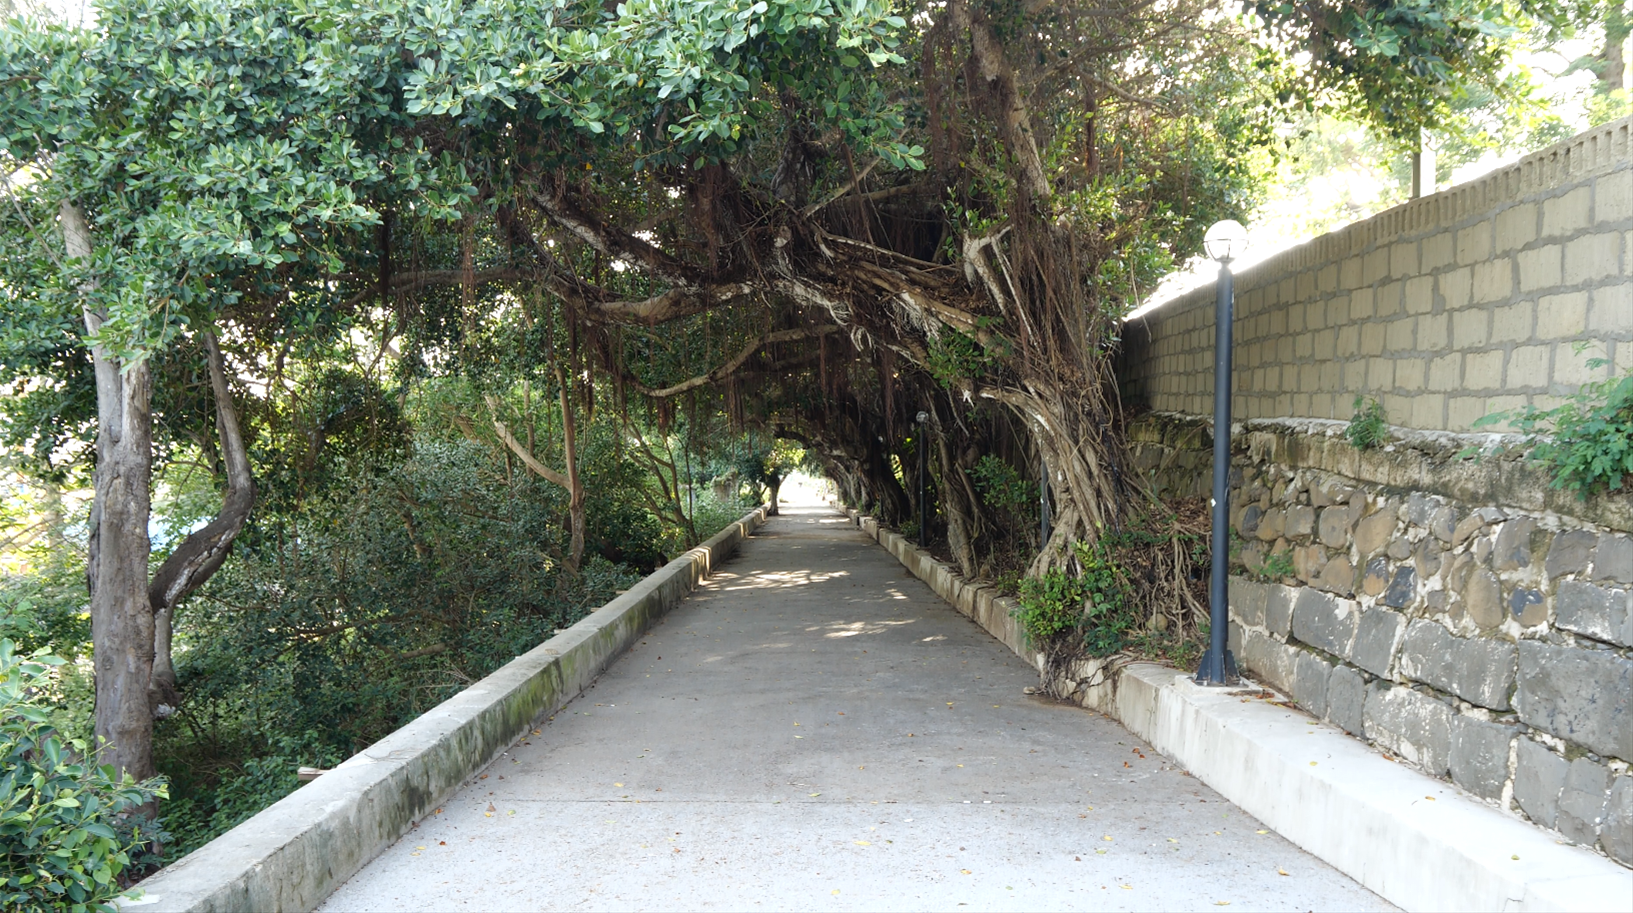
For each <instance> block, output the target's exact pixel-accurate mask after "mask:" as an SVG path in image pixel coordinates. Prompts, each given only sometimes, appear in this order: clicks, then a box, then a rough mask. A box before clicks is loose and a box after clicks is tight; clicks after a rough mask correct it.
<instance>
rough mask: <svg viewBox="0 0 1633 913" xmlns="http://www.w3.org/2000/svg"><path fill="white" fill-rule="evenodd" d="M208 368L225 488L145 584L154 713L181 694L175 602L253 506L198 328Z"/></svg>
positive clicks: (217, 352) (223, 380)
mask: <svg viewBox="0 0 1633 913" xmlns="http://www.w3.org/2000/svg"><path fill="white" fill-rule="evenodd" d="M200 337H201V338H202V340H203V342H204V351H205V355H206V358H207V360H208V362H209V368H210V389H211V392H212V393H213V394H214V395H215V426H216V436H217V437H218V438H219V439H220V442H221V455H222V460H223V462H225V464H226V469H227V490H226V492H225V494H223V496H222V499H221V511H220V512H219V513H218V514H216V517H215V519H214V520H211V521H210V522H209V523H208V524H206V525H205V526H204V527H203V528H202V529H199V530H195V531H194V532H192V533H190V534H189V535H188V536H187V538H186V539H183V540H182V542H181V544H180V545H178V546H176V549H175V551H173V552H171V553H170V557H169V558H166V559H165V562H164V564H163V565H161V566H160V567H159V570H158V571H157V572H155V573H154V575H153V582H152V583H151V584H149V586H148V591H147V593H148V602H149V603H150V604H151V605H152V607H153V637H154V642H153V682H152V685H151V687H150V688H149V694H148V699H149V703H150V704H151V706H152V713H153V715H154V716H155V717H160V718H162V717H166V716H169V715H170V714H171V713H173V712H174V711H175V708H176V707H177V705H178V703H179V702H180V700H181V694H180V692H179V690H178V689H177V687H176V667H175V665H174V663H173V662H172V660H171V639H172V634H173V625H174V619H175V610H176V606H177V604H179V603H180V602H181V601H182V600H183V599H186V598H187V597H188V596H189V595H190V594H192V592H193V591H194V590H197V589H198V588H199V587H200V586H203V585H204V582H205V581H206V580H209V579H210V577H211V576H212V575H214V574H215V572H216V571H217V570H220V568H221V565H222V563H223V562H225V561H226V560H227V555H228V553H229V552H231V550H232V544H233V540H235V539H236V538H238V534H239V533H240V532H241V531H242V530H243V529H244V523H245V522H246V521H247V520H248V519H249V514H250V509H251V508H253V507H254V506H255V479H254V477H253V476H252V475H251V473H250V465H249V454H248V452H247V451H246V450H245V447H244V435H243V431H242V430H241V429H240V428H239V425H238V411H237V410H236V409H235V408H233V402H232V390H231V388H229V387H228V386H227V371H226V364H225V361H224V359H223V358H222V357H221V347H220V346H219V345H218V344H217V343H216V338H215V334H214V333H211V332H210V331H208V330H205V331H203V332H202V333H200Z"/></svg>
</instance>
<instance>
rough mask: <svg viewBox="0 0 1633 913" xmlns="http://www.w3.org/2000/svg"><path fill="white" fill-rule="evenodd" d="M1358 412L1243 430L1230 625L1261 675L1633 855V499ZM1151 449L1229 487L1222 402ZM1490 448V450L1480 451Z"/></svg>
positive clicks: (1494, 450)
mask: <svg viewBox="0 0 1633 913" xmlns="http://www.w3.org/2000/svg"><path fill="white" fill-rule="evenodd" d="M1342 429H1343V425H1342V424H1341V423H1338V422H1322V421H1310V420H1303V421H1291V420H1280V421H1276V420H1271V421H1258V422H1248V423H1246V424H1245V425H1244V426H1243V427H1242V428H1241V430H1240V431H1239V432H1238V434H1237V436H1236V437H1235V439H1234V441H1233V443H1234V445H1235V446H1234V461H1233V469H1232V472H1233V476H1234V480H1233V494H1232V499H1231V505H1230V507H1231V528H1232V531H1233V541H1234V543H1235V548H1234V549H1233V550H1234V551H1235V552H1236V554H1235V557H1234V558H1233V565H1234V567H1233V575H1234V576H1233V577H1232V578H1231V630H1230V642H1231V645H1232V649H1233V651H1234V653H1235V655H1236V657H1237V659H1238V662H1239V663H1241V665H1242V666H1243V667H1244V669H1245V670H1246V671H1247V674H1248V675H1249V676H1251V677H1254V678H1257V679H1259V680H1261V681H1263V682H1266V683H1268V684H1270V685H1272V686H1274V687H1275V688H1277V689H1278V690H1281V691H1283V692H1284V693H1287V694H1289V695H1291V696H1292V697H1293V699H1294V701H1295V702H1296V703H1297V704H1298V705H1299V706H1300V707H1302V708H1303V709H1305V710H1307V711H1309V712H1310V713H1312V714H1314V715H1315V716H1317V717H1321V718H1323V719H1326V720H1328V721H1330V722H1331V723H1333V724H1334V725H1336V726H1339V727H1341V728H1343V729H1344V730H1345V731H1347V732H1349V733H1351V734H1353V735H1355V736H1357V737H1360V738H1363V739H1366V740H1368V741H1370V742H1372V743H1373V744H1374V745H1375V746H1377V747H1378V748H1380V749H1382V750H1383V751H1385V752H1386V753H1388V754H1389V755H1391V756H1392V757H1394V758H1397V759H1399V760H1402V761H1405V762H1408V763H1411V764H1414V765H1416V766H1418V767H1420V768H1422V769H1423V770H1424V771H1426V772H1428V773H1430V774H1432V775H1434V776H1436V777H1441V778H1447V779H1450V780H1452V781H1453V782H1455V783H1456V784H1457V785H1459V786H1461V787H1462V788H1463V789H1465V790H1467V791H1468V792H1470V793H1473V794H1475V795H1477V796H1480V797H1482V798H1484V799H1486V800H1488V801H1489V802H1491V803H1493V804H1495V805H1498V806H1499V807H1501V808H1503V809H1505V810H1507V811H1509V812H1510V813H1512V814H1515V815H1519V816H1522V817H1525V818H1528V819H1530V820H1531V821H1533V822H1535V823H1537V824H1539V825H1541V826H1543V827H1546V828H1550V829H1554V830H1556V831H1558V833H1559V834H1560V835H1561V836H1562V837H1563V838H1564V839H1568V840H1570V841H1572V842H1575V843H1579V844H1582V845H1584V846H1590V847H1595V848H1597V849H1599V850H1600V851H1602V852H1604V853H1606V854H1608V855H1609V856H1610V857H1611V858H1613V859H1615V860H1617V861H1618V862H1620V863H1622V864H1623V865H1633V775H1630V772H1629V764H1628V762H1629V760H1630V759H1633V710H1630V709H1629V700H1630V698H1633V650H1630V647H1633V536H1630V535H1629V531H1630V530H1633V498H1630V497H1628V496H1627V495H1618V496H1616V497H1602V498H1598V499H1595V500H1591V501H1587V502H1582V501H1577V500H1576V499H1575V498H1574V497H1573V496H1569V495H1565V494H1563V493H1561V492H1558V491H1556V490H1553V489H1551V488H1550V487H1549V486H1548V484H1547V478H1546V477H1545V476H1544V475H1542V474H1541V473H1540V472H1538V471H1537V470H1536V469H1535V468H1533V467H1531V466H1528V465H1527V464H1526V463H1525V461H1524V460H1523V456H1522V454H1521V452H1520V451H1519V450H1518V448H1509V449H1504V448H1503V447H1502V446H1501V445H1502V444H1503V443H1504V441H1502V440H1501V439H1494V438H1492V437H1491V436H1484V435H1482V436H1472V435H1468V436H1463V435H1449V434H1444V433H1441V434H1414V433H1412V432H1410V431H1408V430H1405V429H1399V428H1397V429H1394V432H1395V434H1396V437H1397V440H1396V441H1395V442H1394V443H1392V444H1390V445H1389V446H1388V447H1386V448H1382V449H1376V450H1369V451H1360V450H1357V449H1356V448H1354V447H1353V446H1351V445H1350V444H1349V443H1348V441H1347V440H1345V439H1344V437H1343V436H1342ZM1130 437H1131V445H1130V447H1131V453H1130V461H1131V463H1132V464H1133V465H1134V466H1136V467H1137V468H1139V469H1140V470H1141V471H1142V472H1144V473H1146V474H1147V475H1149V476H1150V477H1151V478H1153V479H1154V480H1155V482H1156V483H1157V487H1158V488H1159V489H1161V490H1163V491H1164V492H1166V493H1168V494H1172V495H1187V496H1189V495H1197V494H1201V493H1202V492H1203V491H1204V490H1205V489H1206V488H1207V486H1208V484H1209V483H1208V474H1209V454H1208V448H1209V447H1211V436H1210V428H1209V423H1208V422H1207V421H1206V420H1204V419H1201V418H1196V417H1186V416H1177V415H1148V416H1145V417H1143V418H1141V419H1140V420H1138V421H1136V422H1135V424H1134V426H1133V428H1132V433H1131V435H1130ZM1471 445H1472V446H1475V447H1477V448H1478V447H1482V446H1483V449H1482V450H1480V452H1479V453H1478V454H1477V455H1475V456H1474V457H1473V458H1470V457H1469V455H1468V452H1467V450H1466V448H1468V447H1469V446H1471Z"/></svg>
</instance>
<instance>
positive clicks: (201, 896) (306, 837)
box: [120, 507, 765, 913]
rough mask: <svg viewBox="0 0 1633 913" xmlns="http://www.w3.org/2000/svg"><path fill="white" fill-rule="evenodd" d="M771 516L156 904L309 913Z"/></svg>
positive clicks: (146, 885)
mask: <svg viewBox="0 0 1633 913" xmlns="http://www.w3.org/2000/svg"><path fill="white" fill-rule="evenodd" d="M764 522H765V508H763V507H762V508H756V509H755V510H753V511H750V512H749V513H748V514H746V515H744V516H743V518H742V519H740V520H738V521H736V522H735V523H732V524H731V525H729V526H727V527H726V528H725V529H723V530H721V531H720V532H719V533H717V534H716V535H715V536H713V537H712V538H710V539H709V540H708V541H707V542H704V543H703V544H702V545H699V546H698V547H697V548H694V549H691V550H690V551H688V552H686V553H685V554H683V555H681V556H680V557H678V558H676V559H675V560H673V561H671V562H669V563H668V564H666V565H664V566H663V567H661V568H659V569H658V570H657V571H655V572H653V573H652V574H650V575H648V576H647V577H646V578H644V579H643V580H641V582H640V583H637V584H636V585H635V586H633V587H631V588H630V589H629V590H628V591H626V592H624V593H623V594H621V595H619V596H618V597H617V598H616V599H614V600H612V601H611V602H609V603H607V604H606V605H604V606H602V607H601V608H599V609H597V610H596V611H594V612H592V613H591V614H590V615H588V616H586V617H585V618H583V619H581V620H579V621H578V622H577V623H575V624H574V625H572V626H571V627H569V628H568V629H567V630H565V631H564V632H562V633H561V634H558V635H556V636H554V637H552V638H550V639H549V640H546V641H545V642H543V643H541V644H539V645H538V646H536V647H534V648H533V649H531V650H529V651H528V652H526V653H524V654H522V655H521V656H518V657H516V658H515V659H514V660H511V661H510V662H509V663H506V664H505V665H504V666H502V667H500V668H499V669H498V670H496V671H495V672H494V673H493V674H491V675H489V676H487V677H486V678H484V679H482V680H481V681H479V682H477V683H476V684H474V685H471V686H470V687H469V688H466V689H465V690H463V691H461V692H459V693H458V694H456V695H454V696H453V697H451V698H449V699H448V700H446V701H443V702H442V703H441V704H439V705H437V706H436V707H433V708H432V709H430V710H428V711H426V712H425V713H423V714H421V715H420V716H419V717H417V718H415V719H414V720H413V721H412V722H410V723H408V724H407V725H406V726H403V727H402V728H400V729H398V730H397V731H395V732H393V733H391V734H390V735H388V736H386V737H385V738H383V739H381V740H380V741H378V742H376V743H374V744H373V745H371V746H369V747H368V748H365V749H364V750H362V751H360V752H358V753H357V754H355V755H353V756H352V757H350V758H348V759H347V760H346V761H345V762H343V763H341V764H340V765H338V766H337V767H335V768H334V769H333V770H330V771H327V772H326V773H324V774H323V776H321V777H319V778H318V779H316V780H314V781H313V782H311V783H308V784H306V785H305V786H302V787H301V788H300V789H297V790H296V791H295V792H293V793H290V794H289V795H288V796H285V797H284V798H283V799H280V800H278V801H277V802H275V803H273V804H272V805H271V806H269V807H268V808H266V809H263V810H262V811H261V812H259V813H257V814H256V815H255V816H254V817H252V818H250V819H249V820H248V821H245V822H244V823H243V824H240V825H238V826H237V827H235V828H233V829H232V830H230V831H228V832H227V833H225V834H222V835H221V836H219V837H217V838H216V839H214V840H212V841H210V842H209V843H207V844H205V845H204V846H202V847H200V848H199V849H197V850H195V851H193V852H192V853H189V854H188V855H187V856H185V857H183V858H182V859H180V860H178V861H176V862H175V863H172V864H171V865H168V866H166V867H165V868H163V869H161V870H159V872H157V873H156V874H154V875H153V876H152V877H150V878H148V879H146V880H144V881H142V882H141V883H140V884H139V885H138V888H139V889H140V890H141V892H142V896H141V897H139V898H138V899H136V900H127V901H124V902H122V903H121V904H120V905H121V906H122V907H125V908H135V909H141V910H143V911H144V913H146V911H147V910H152V911H153V913H169V911H178V913H179V911H188V913H227V911H245V913H250V911H286V910H288V911H296V910H299V911H305V910H311V909H314V908H316V907H317V906H318V904H320V903H322V902H323V900H324V899H325V898H326V897H328V896H329V894H330V893H332V892H333V891H334V889H335V888H337V887H339V886H340V885H341V884H343V883H344V882H345V881H346V879H348V878H350V877H351V876H352V875H354V874H356V873H357V871H358V870H360V869H361V868H362V867H363V866H364V865H367V864H368V863H369V862H370V861H371V860H372V859H374V857H375V856H378V855H379V854H380V852H381V851H383V850H384V849H385V848H386V847H388V846H390V845H391V844H392V843H393V842H395V841H396V840H397V839H398V838H399V837H401V836H402V835H403V834H404V833H406V832H407V831H408V830H409V828H410V827H412V826H413V825H414V823H416V822H417V821H419V820H420V819H421V818H423V817H425V816H426V815H428V814H430V813H431V812H432V810H433V809H435V808H436V806H437V805H438V804H439V803H440V802H442V801H443V800H444V799H446V798H447V797H448V796H449V795H451V794H453V793H454V792H455V791H456V790H458V789H459V788H460V787H461V786H462V785H464V783H465V781H466V780H467V779H469V778H470V777H471V776H472V775H474V774H475V773H476V772H477V771H479V770H481V769H482V768H483V767H486V766H487V765H488V764H489V762H491V761H492V760H493V759H495V758H497V757H499V755H500V754H501V753H502V752H504V751H505V750H506V749H508V748H509V747H510V746H511V745H512V744H514V743H515V742H516V740H518V739H520V738H521V737H522V736H523V735H525V734H526V733H527V732H528V730H529V729H531V728H532V727H533V725H534V722H535V721H536V720H538V719H539V718H540V717H542V716H544V715H546V714H549V713H552V712H554V711H555V710H557V709H559V708H560V707H562V706H563V705H565V704H566V703H567V702H568V701H571V700H572V699H573V698H575V697H577V696H578V695H579V694H580V693H582V692H583V690H584V689H585V688H586V687H588V686H589V685H590V684H591V683H592V682H593V681H594V680H595V678H596V677H597V676H598V675H600V674H601V672H602V671H604V670H605V669H606V668H607V666H609V665H610V664H611V663H612V661H613V660H614V659H616V658H617V657H618V656H619V655H620V654H621V653H623V652H624V650H625V649H626V648H627V647H628V646H629V645H630V644H631V643H632V642H633V641H635V640H636V639H637V638H639V637H640V635H641V634H642V633H643V632H644V631H645V630H646V629H647V628H648V627H650V626H651V625H652V623H654V622H655V621H657V620H658V619H659V618H661V617H663V616H664V615H665V614H666V613H667V612H668V611H669V610H670V609H671V608H673V607H674V606H675V605H676V604H677V603H679V602H680V601H681V600H682V599H684V598H685V597H686V595H687V594H689V593H690V592H691V591H692V590H693V588H695V587H696V586H697V583H698V581H699V580H701V579H703V578H704V577H707V576H708V575H709V574H710V573H711V572H712V571H713V570H714V569H715V568H717V567H718V566H719V564H720V562H721V561H722V560H724V559H725V558H726V557H728V556H730V555H731V554H732V552H734V551H735V550H736V549H737V546H738V545H739V544H740V543H741V542H742V541H743V540H744V539H745V538H747V537H748V536H749V535H750V534H751V533H752V532H753V531H754V530H755V529H756V528H758V527H759V526H760V525H761V524H763V523H764Z"/></svg>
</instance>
